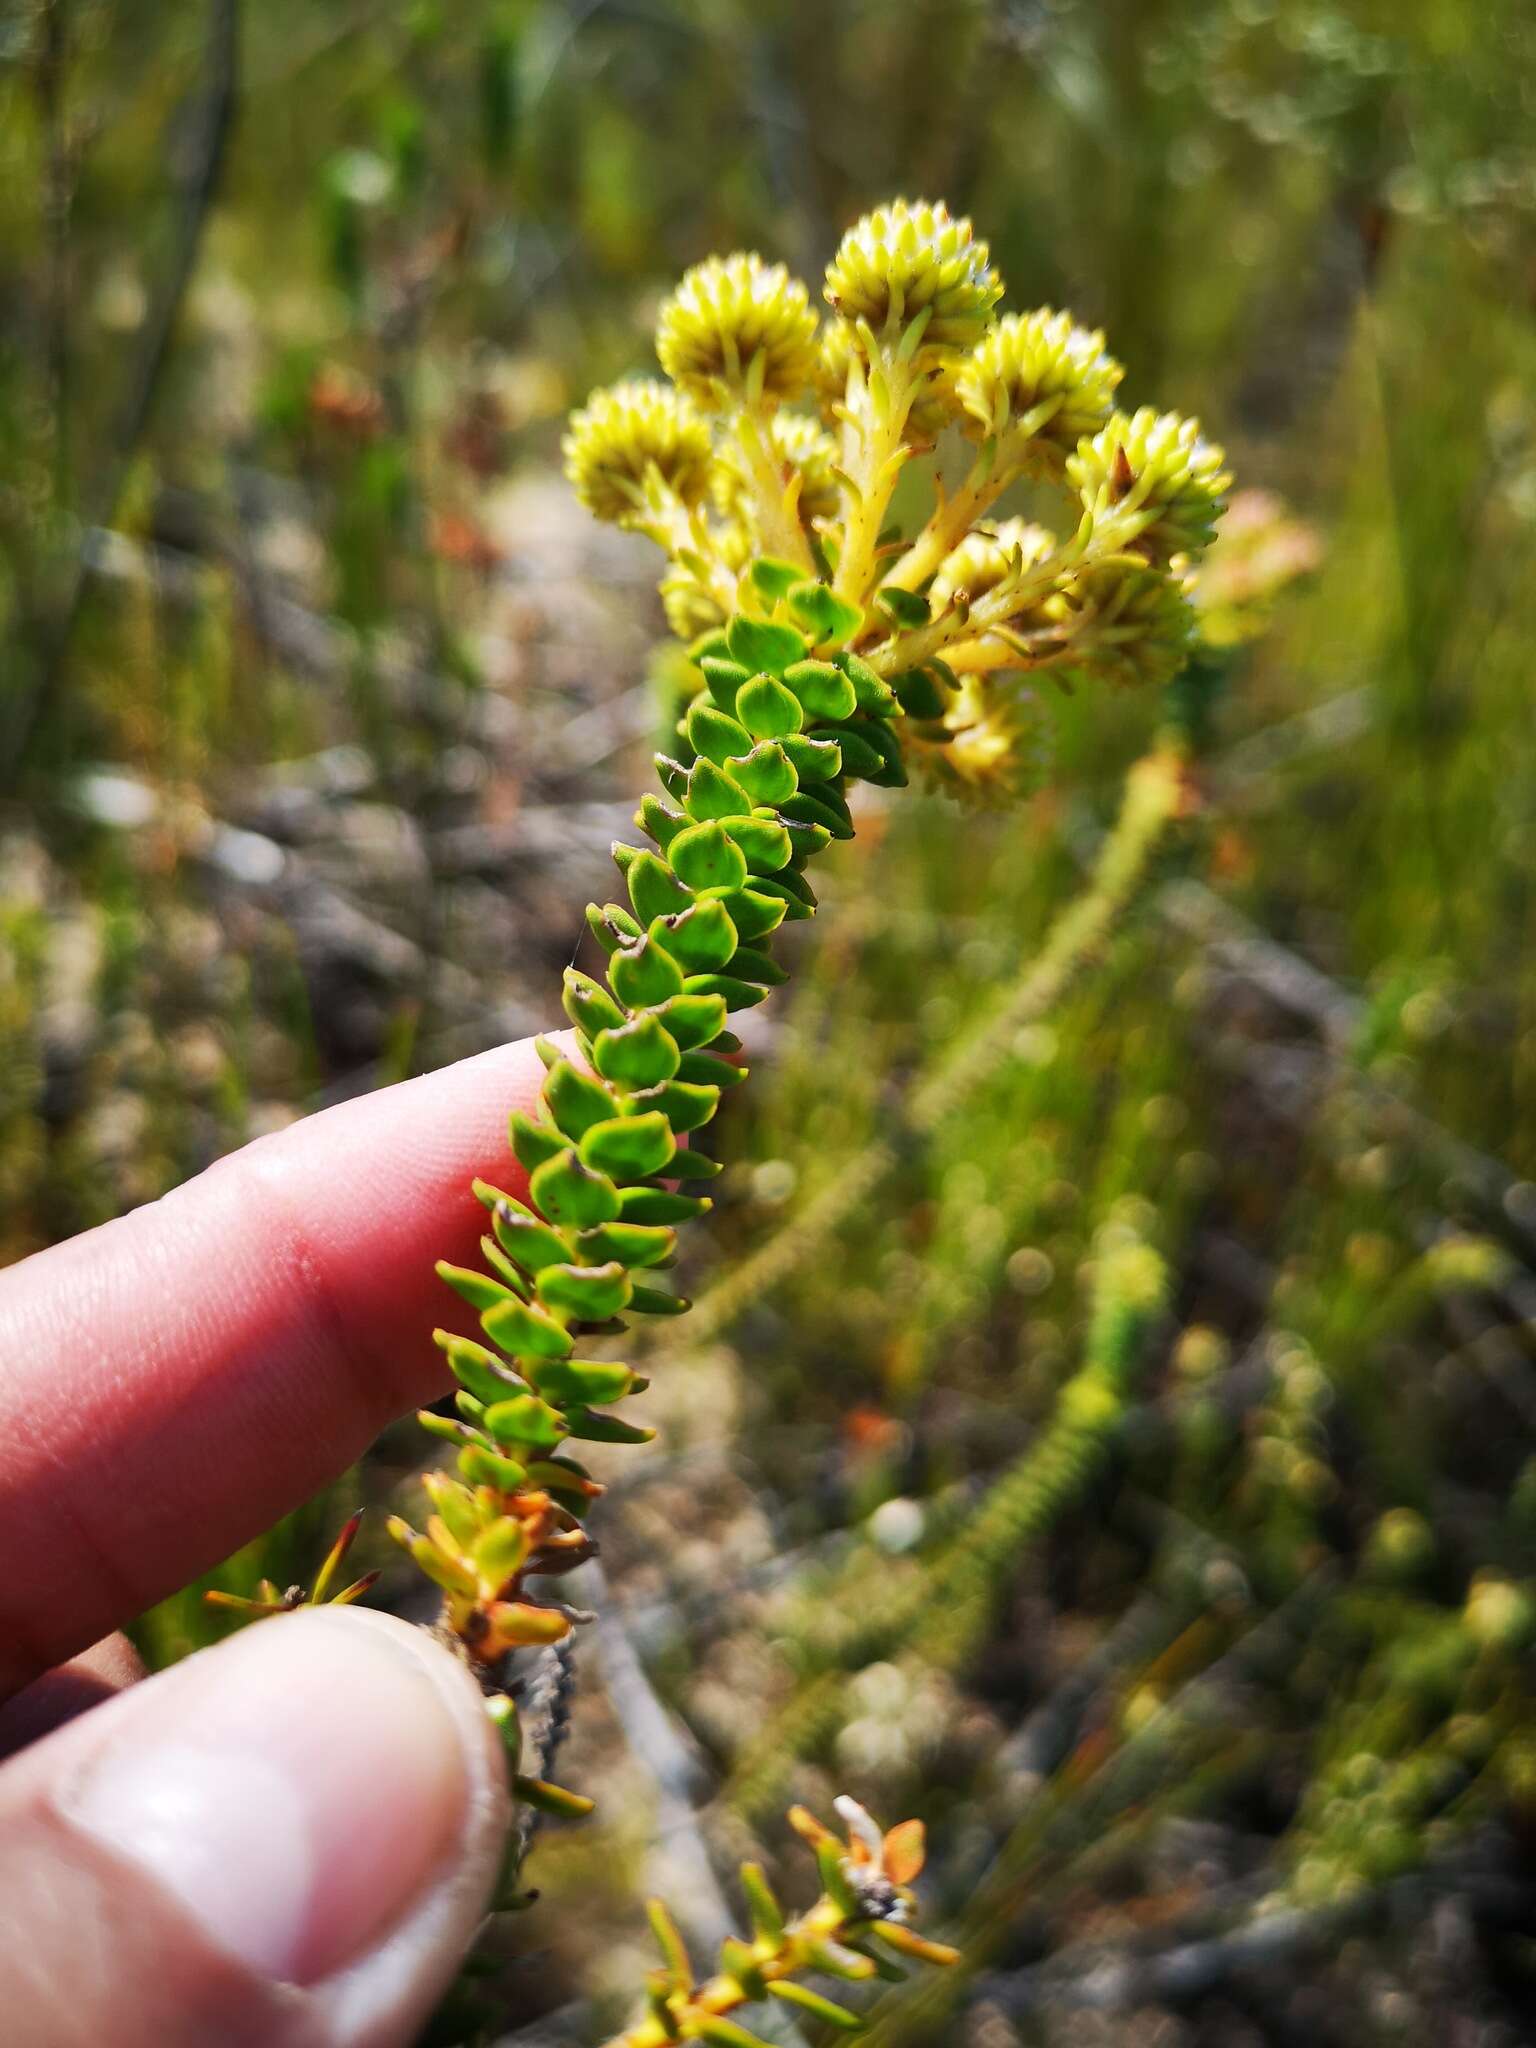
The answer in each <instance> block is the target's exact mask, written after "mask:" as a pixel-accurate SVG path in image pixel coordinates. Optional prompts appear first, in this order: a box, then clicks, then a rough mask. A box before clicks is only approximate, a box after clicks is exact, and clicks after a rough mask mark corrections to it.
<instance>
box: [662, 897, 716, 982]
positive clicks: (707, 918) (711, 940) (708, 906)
mask: <svg viewBox="0 0 1536 2048" xmlns="http://www.w3.org/2000/svg"><path fill="white" fill-rule="evenodd" d="M734 893H735V892H733V894H734ZM651 936H652V938H654V939H655V940H656V941H657V942H658V943H659V944H660V945H663V946H665V947H666V949H667V951H668V952H669V953H670V954H671V955H672V957H673V959H674V960H678V961H680V962H681V963H682V965H683V967H684V969H685V970H688V971H690V972H695V973H697V972H699V971H701V970H702V969H704V968H706V967H723V966H724V965H725V963H726V962H727V961H728V960H729V959H730V957H731V955H732V954H733V953H734V952H735V950H736V943H737V932H736V926H735V923H734V922H733V920H732V918H731V914H730V912H729V911H728V910H727V909H726V908H725V905H724V904H723V903H722V902H721V901H720V899H719V897H717V896H706V897H703V898H702V899H701V900H700V901H699V902H697V903H695V904H694V906H693V908H692V909H691V910H685V911H682V912H681V913H680V914H678V915H674V916H672V917H660V918H658V919H657V920H656V922H655V924H653V925H652V926H651Z"/></svg>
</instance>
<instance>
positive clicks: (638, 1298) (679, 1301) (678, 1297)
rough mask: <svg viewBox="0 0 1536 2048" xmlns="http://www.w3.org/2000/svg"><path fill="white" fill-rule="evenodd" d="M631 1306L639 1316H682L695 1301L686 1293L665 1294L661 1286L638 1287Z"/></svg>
mask: <svg viewBox="0 0 1536 2048" xmlns="http://www.w3.org/2000/svg"><path fill="white" fill-rule="evenodd" d="M629 1306H630V1308H631V1310H632V1311H633V1313H634V1314H635V1315H637V1316H680V1315H682V1314H684V1313H685V1312H686V1311H687V1310H688V1309H690V1308H692V1306H693V1303H692V1302H691V1301H690V1300H689V1299H688V1297H687V1295H686V1294H663V1293H662V1291H661V1289H660V1288H659V1287H636V1288H635V1289H634V1290H633V1292H632V1293H631V1294H630V1297H629Z"/></svg>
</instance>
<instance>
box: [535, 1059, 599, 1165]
mask: <svg viewBox="0 0 1536 2048" xmlns="http://www.w3.org/2000/svg"><path fill="white" fill-rule="evenodd" d="M544 1101H545V1104H546V1106H547V1107H548V1109H549V1113H550V1115H551V1116H552V1117H553V1118H554V1120H555V1122H556V1123H557V1124H558V1125H559V1127H560V1129H561V1130H562V1131H564V1133H565V1135H566V1137H567V1138H573V1139H574V1138H579V1137H580V1136H581V1134H582V1132H583V1131H589V1130H590V1129H591V1128H592V1126H593V1125H594V1124H600V1123H602V1122H603V1121H604V1119H605V1118H607V1117H610V1116H617V1115H618V1113H619V1105H618V1103H617V1102H616V1101H615V1100H614V1098H613V1092H612V1090H611V1089H608V1088H605V1087H604V1086H603V1084H602V1082H601V1081H595V1080H594V1079H593V1078H592V1076H591V1075H590V1074H583V1073H582V1072H581V1070H580V1069H579V1068H577V1067H573V1066H572V1065H571V1063H570V1061H569V1060H561V1061H560V1062H559V1064H558V1065H557V1066H553V1067H551V1068H550V1070H549V1073H548V1075H547V1076H546V1077H545V1081H544ZM535 1163H536V1164H539V1163H542V1162H535Z"/></svg>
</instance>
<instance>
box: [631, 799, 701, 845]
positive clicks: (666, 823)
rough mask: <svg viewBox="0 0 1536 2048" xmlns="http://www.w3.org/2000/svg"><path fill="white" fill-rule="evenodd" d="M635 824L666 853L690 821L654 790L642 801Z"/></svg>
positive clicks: (636, 814)
mask: <svg viewBox="0 0 1536 2048" xmlns="http://www.w3.org/2000/svg"><path fill="white" fill-rule="evenodd" d="M635 823H636V824H637V825H638V826H639V827H640V830H641V831H642V832H644V833H645V834H646V835H647V836H648V837H649V838H651V839H654V840H655V842H656V844H657V845H658V846H659V847H661V848H662V849H663V851H665V850H666V848H667V847H669V846H670V845H671V844H672V842H673V840H674V839H675V838H676V837H677V835H678V833H679V832H682V831H684V830H685V829H686V827H687V824H688V819H687V817H686V815H685V814H684V813H683V812H682V811H680V810H679V809H678V808H677V806H676V805H675V804H669V803H668V802H667V801H666V800H665V798H663V797H659V796H657V794H656V792H655V791H654V790H650V789H648V790H647V791H646V793H645V795H644V796H643V797H641V799H640V808H639V810H638V811H636V813H635Z"/></svg>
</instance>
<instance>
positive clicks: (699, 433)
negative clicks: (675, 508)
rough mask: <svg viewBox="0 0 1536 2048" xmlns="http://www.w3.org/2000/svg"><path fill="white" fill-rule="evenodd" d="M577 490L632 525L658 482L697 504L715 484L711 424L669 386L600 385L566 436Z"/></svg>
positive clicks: (596, 507)
mask: <svg viewBox="0 0 1536 2048" xmlns="http://www.w3.org/2000/svg"><path fill="white" fill-rule="evenodd" d="M561 452H562V453H563V454H564V456H565V473H566V475H567V476H568V477H569V478H570V480H571V482H572V483H573V484H574V485H575V487H576V495H577V496H578V497H579V498H580V499H581V501H582V503H583V504H584V505H585V506H586V507H587V509H588V511H589V512H592V513H594V514H595V515H596V516H597V518H599V519H607V520H610V521H612V522H613V523H614V524H616V525H619V526H630V525H633V524H635V523H636V521H637V520H639V519H641V518H642V517H643V516H644V511H645V505H646V500H647V498H648V497H651V496H652V495H653V494H654V493H655V492H656V491H657V489H658V488H660V489H661V490H663V491H665V492H670V493H671V494H672V495H673V496H674V497H677V498H680V499H681V500H682V502H683V503H684V504H685V505H696V504H698V503H699V501H700V500H701V499H702V498H703V497H704V494H705V492H706V491H707V490H708V488H709V469H710V446H709V429H708V427H707V426H706V425H705V423H704V421H703V420H702V419H700V417H699V415H698V414H697V413H696V412H695V411H694V409H693V407H692V406H691V405H689V403H688V401H687V400H686V399H685V398H683V397H681V396H680V395H679V394H678V393H677V392H676V391H674V390H672V389H671V387H670V386H669V385H666V384H662V383H660V382H659V381H657V380H656V379H654V378H649V377H637V378H632V379H630V380H628V381H627V382H625V383H623V384H613V385H610V386H609V387H608V388H607V389H606V390H602V391H594V392H593V393H592V395H591V397H590V398H589V399H588V400H587V402H586V404H585V405H584V406H583V407H582V408H581V410H580V411H579V412H575V413H573V414H572V415H571V425H570V431H569V432H568V433H567V435H566V437H565V439H564V441H563V442H562V443H561Z"/></svg>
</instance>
